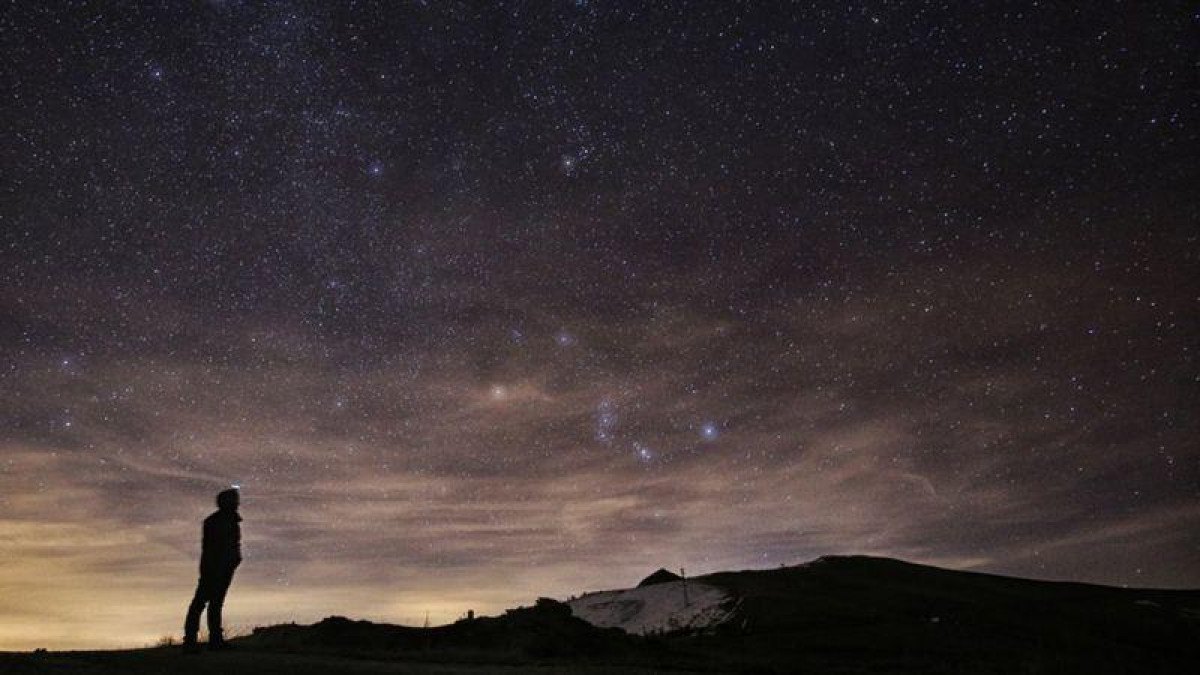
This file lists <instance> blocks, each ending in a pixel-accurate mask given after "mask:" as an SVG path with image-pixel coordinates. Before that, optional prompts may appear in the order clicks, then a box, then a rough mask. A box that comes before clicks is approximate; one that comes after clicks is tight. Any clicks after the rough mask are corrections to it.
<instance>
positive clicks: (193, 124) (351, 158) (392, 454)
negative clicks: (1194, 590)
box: [0, 0, 1200, 649]
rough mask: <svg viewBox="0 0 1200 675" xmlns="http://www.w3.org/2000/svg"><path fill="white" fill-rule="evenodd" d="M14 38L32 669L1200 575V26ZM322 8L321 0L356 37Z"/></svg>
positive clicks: (216, 16) (153, 23) (391, 10)
mask: <svg viewBox="0 0 1200 675" xmlns="http://www.w3.org/2000/svg"><path fill="white" fill-rule="evenodd" d="M121 4H125V5H127V6H124V7H120V8H119V7H118V3H108V2H70V3H68V2H46V3H42V2H20V3H15V4H8V5H7V6H6V7H5V8H4V9H3V10H0V50H2V55H3V67H2V68H0V77H2V78H3V90H2V92H0V100H2V101H3V103H2V105H0V649H3V648H9V649H13V648H30V647H34V646H49V647H79V646H90V645H106V646H116V645H137V644H145V643H149V642H153V641H154V640H155V639H157V638H158V637H159V636H163V635H168V634H172V633H173V634H176V635H178V633H179V631H180V630H181V624H182V620H183V612H184V609H185V607H186V604H187V601H188V600H189V599H190V596H191V591H192V589H193V588H194V584H195V578H196V564H197V556H198V549H199V536H200V520H201V519H202V518H203V517H204V516H206V515H207V514H208V513H210V512H211V511H212V510H213V497H214V496H215V494H216V493H217V492H218V491H219V490H221V489H223V488H226V487H228V486H230V485H232V484H236V485H240V486H241V488H242V513H243V516H244V518H245V522H244V523H243V530H244V533H245V544H244V545H245V554H246V562H245V563H244V564H243V565H242V567H241V569H240V570H239V572H238V576H237V578H236V579H235V581H234V585H233V589H232V591H231V594H230V600H229V603H228V604H227V606H226V621H227V624H232V625H233V626H234V627H235V628H236V627H239V626H240V627H242V628H245V627H248V626H252V625H258V624H265V623H272V622H279V621H286V620H297V621H312V620H315V619H319V618H321V617H323V616H326V615H330V614H343V615H348V616H352V617H356V618H371V619H376V620H387V621H395V622H406V623H410V624H417V625H419V624H420V623H421V622H423V620H424V617H425V614H426V612H428V613H429V616H430V621H431V622H433V623H438V622H444V621H450V620H453V619H454V618H456V617H458V616H460V615H462V614H464V613H465V612H466V610H467V609H474V610H476V611H477V612H480V613H492V612H497V611H500V610H502V609H503V608H505V607H512V606H516V605H518V604H530V603H531V602H532V601H533V600H534V599H535V598H536V597H538V596H540V595H545V596H552V597H558V598H565V597H567V596H569V595H572V594H578V593H580V592H582V591H585V590H595V589H600V588H612V587H626V586H629V585H632V584H634V583H636V582H637V581H638V580H639V579H640V578H641V577H642V576H644V575H645V574H647V573H649V572H650V571H652V570H654V569H655V568H657V567H659V566H665V567H670V568H673V569H677V568H679V567H681V566H683V567H686V568H687V571H688V573H689V574H692V573H695V574H700V573H705V572H712V571H717V570H724V569H742V568H763V567H775V566H778V565H781V564H788V565H790V564H797V563H800V562H803V561H806V560H809V559H811V558H814V557H817V556H820V555H825V554H837V553H866V554H873V555H886V556H894V557H900V558H904V559H908V560H913V561H917V562H924V563H929V564H936V565H941V566H946V567H952V568H956V569H970V570H979V571H988V572H997V573H1005V574H1015V575H1021V576H1030V577H1036V578H1044V579H1072V580H1083V581H1091V582H1100V583H1107V584H1119V585H1131V586H1167V587H1196V586H1200V536H1198V533H1200V461H1198V460H1200V440H1198V439H1200V428H1198V427H1200V424H1198V420H1197V415H1196V412H1197V402H1198V401H1200V396H1198V394H1200V363H1198V359H1197V350H1198V349H1200V320H1198V316H1200V314H1198V312H1197V310H1198V309H1200V307H1198V304H1200V282H1198V281H1197V280H1198V279H1200V269H1198V268H1200V265H1198V264H1197V263H1198V258H1200V241H1198V238H1197V236H1198V235H1197V233H1198V229H1200V228H1198V227H1197V224H1198V223H1200V199H1198V198H1197V185H1200V168H1198V167H1200V163H1198V162H1197V150H1198V148H1200V143H1198V142H1197V141H1198V130H1200V86H1198V76H1197V73H1198V64H1200V47H1198V45H1200V40H1198V37H1197V35H1198V33H1197V30H1198V29H1197V26H1198V21H1200V19H1198V17H1197V15H1196V14H1195V10H1194V7H1193V6H1192V5H1191V3H1183V2H1153V3H1132V2H1128V3H1121V2H1097V3H1065V2H1064V3H1058V2H1041V3H1016V2H967V1H962V2H959V1H955V2H915V1H914V2H887V1H884V0H879V1H875V2H850V3H848V2H816V3H798V4H783V3H778V4H777V3H760V2H754V3H734V2H716V1H712V2H700V3H674V2H672V3H665V2H663V3H659V2H651V3H636V2H616V1H608V0H590V1H589V0H578V1H575V2H570V1H550V0H544V1H542V2H495V3H483V2H480V3H464V2H440V1H435V0H430V1H429V2H378V3H373V2H357V3H355V2H323V1H322V2H318V1H315V0H314V1H313V2H300V1H294V2H267V3H250V2H235V1H232V0H231V1H228V2H219V1H215V0H214V1H210V2H156V3H151V2H146V3H121ZM335 5H336V6H335Z"/></svg>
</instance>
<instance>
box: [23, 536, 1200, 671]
mask: <svg viewBox="0 0 1200 675" xmlns="http://www.w3.org/2000/svg"><path fill="white" fill-rule="evenodd" d="M692 582H695V583H698V584H709V585H712V586H716V587H719V588H721V589H723V590H724V591H726V592H727V593H728V594H729V596H730V599H729V609H730V613H729V618H728V619H727V620H726V621H724V622H722V623H720V624H718V625H715V626H710V627H707V628H704V629H699V630H696V629H692V630H681V631H676V632H672V633H666V634H661V635H651V636H640V635H630V634H627V633H625V632H623V631H621V630H619V629H616V628H598V627H596V626H593V625H591V624H589V623H587V622H585V621H583V620H581V619H579V618H577V617H575V616H573V615H572V613H571V609H570V607H568V606H567V605H565V604H563V603H560V602H556V601H553V600H548V599H542V600H539V601H538V602H537V604H536V605H534V606H533V607H525V608H519V609H514V610H509V611H508V612H505V613H504V614H502V615H501V616H496V617H481V618H476V619H464V620H461V621H458V622H456V623H454V624H450V625H447V626H438V627H434V628H412V627H406V626H394V625H387V624H374V623H370V622H366V621H352V620H350V619H345V618H341V617H330V618H328V619H325V620H324V621H321V622H319V623H317V624H313V625H307V626H306V625H296V624H286V625H279V626H271V627H265V628H258V629H255V631H254V633H253V634H252V635H249V636H246V637H243V638H237V639H235V640H234V642H236V643H238V645H239V651H237V652H235V653H231V654H224V653H221V654H206V655H204V656H201V657H187V658H185V657H184V656H182V655H180V654H179V652H178V648H157V649H146V650H132V651H120V652H89V653H65V654H44V655H29V654H22V655H0V672H18V673H41V672H62V670H59V669H58V668H63V669H70V668H76V669H75V670H69V671H68V672H89V673H92V672H128V673H147V672H167V671H169V672H171V673H173V674H177V675H186V674H188V673H202V672H203V673H209V672H212V673H217V672H247V673H253V672H261V673H285V672H286V673H318V672H331V673H335V672H346V673H360V672H363V673H365V672H377V673H390V672H406V673H485V672H529V671H535V672H570V673H616V672H622V673H624V672H628V673H650V672H735V673H793V672H813V673H1191V672H1200V591H1193V590H1187V591H1173V590H1147V589H1121V588H1112V587H1106V586H1095V585H1089V584H1077V583H1055V582H1044V581H1032V580H1027V579H1017V578H1011V577H1000V576H994V575H988V574H976V573H969V572H957V571H951V570H944V569H939V568H936V567H928V566H923V565H914V564H911V563H906V562H901V561H898V560H891V559H887V558H870V557H864V556H849V557H827V558H821V559H818V560H816V561H814V562H812V563H809V564H806V565H800V566H796V567H787V568H779V569H772V570H749V571H741V572H722V573H718V574H710V575H706V576H701V577H696V578H694V579H689V583H692Z"/></svg>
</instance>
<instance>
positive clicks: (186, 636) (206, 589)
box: [183, 574, 212, 644]
mask: <svg viewBox="0 0 1200 675" xmlns="http://www.w3.org/2000/svg"><path fill="white" fill-rule="evenodd" d="M211 587H212V584H211V583H210V580H209V578H208V577H207V576H206V575H203V574H201V575H200V581H199V582H198V583H197V584H196V594H195V595H193V596H192V603H191V604H190V605H188V610H187V617H186V618H184V620H183V642H184V644H195V643H196V638H197V635H198V634H199V633H200V613H201V612H203V611H204V605H206V604H208V602H209V596H210V595H211Z"/></svg>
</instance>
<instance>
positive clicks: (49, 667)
mask: <svg viewBox="0 0 1200 675" xmlns="http://www.w3.org/2000/svg"><path fill="white" fill-rule="evenodd" d="M661 672H663V671H662V670H661V669H653V670H650V669H641V668H631V667H627V666H605V665H587V664H553V663H540V664H539V663H525V664H521V665H501V664H495V663H490V664H470V663H421V662H417V661H410V660H404V661H383V660H370V659H359V658H348V657H337V656H324V655H312V654H281V653H274V652H260V651H252V650H241V651H236V652H224V653H203V654H198V655H185V654H183V653H182V652H181V651H180V648H179V647H157V648H154V649H134V650H126V651H105V652H54V653H49V654H11V653H10V654H0V673H5V674H6V675H9V674H11V675H32V674H34V673H37V674H38V675H41V674H42V673H70V674H72V675H76V674H77V675H92V674H100V673H104V674H108V673H114V674H115V673H128V674H130V675H144V674H150V673H163V674H169V675H208V674H210V673H211V674H213V675H217V674H220V675H231V674H238V673H262V674H263V675H310V674H311V675H326V674H328V673H349V674H352V675H358V674H362V675H367V674H375V673H406V674H412V675H459V674H470V675H482V674H483V673H514V674H515V673H545V674H546V675H550V674H552V673H572V674H576V673H577V674H580V675H608V674H610V673H631V674H634V675H642V674H645V675H649V674H650V673H661ZM675 672H681V671H675ZM682 672H686V671H682Z"/></svg>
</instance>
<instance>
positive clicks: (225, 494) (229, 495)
mask: <svg viewBox="0 0 1200 675" xmlns="http://www.w3.org/2000/svg"><path fill="white" fill-rule="evenodd" d="M237 507H238V491H237V489H235V488H229V489H228V490H222V491H221V492H220V493H218V494H217V508H218V509H221V510H222V511H237Z"/></svg>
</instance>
